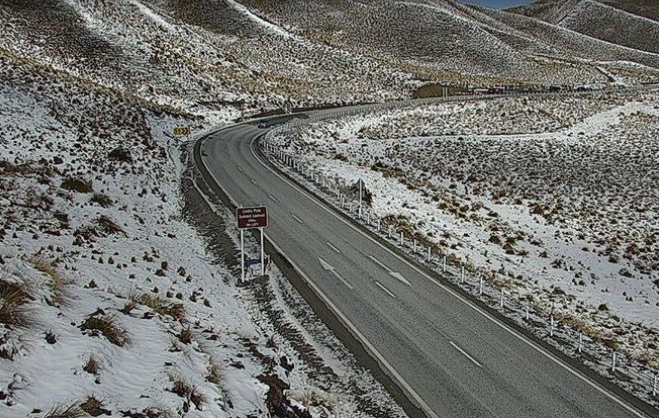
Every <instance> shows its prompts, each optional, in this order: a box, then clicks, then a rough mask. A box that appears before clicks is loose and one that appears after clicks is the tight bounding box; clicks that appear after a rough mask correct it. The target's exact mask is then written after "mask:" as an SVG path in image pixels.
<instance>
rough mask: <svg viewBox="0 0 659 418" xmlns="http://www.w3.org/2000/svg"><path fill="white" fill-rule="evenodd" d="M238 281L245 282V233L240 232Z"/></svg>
mask: <svg viewBox="0 0 659 418" xmlns="http://www.w3.org/2000/svg"><path fill="white" fill-rule="evenodd" d="M240 281H241V282H244V281H245V231H244V230H243V229H241V230H240Z"/></svg>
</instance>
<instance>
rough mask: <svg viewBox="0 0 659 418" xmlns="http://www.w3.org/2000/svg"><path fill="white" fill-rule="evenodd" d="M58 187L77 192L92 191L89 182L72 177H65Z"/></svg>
mask: <svg viewBox="0 0 659 418" xmlns="http://www.w3.org/2000/svg"><path fill="white" fill-rule="evenodd" d="M60 187H61V188H62V189H64V190H69V191H73V192H78V193H92V192H93V191H94V189H93V188H92V184H91V182H89V181H86V180H81V179H76V178H73V177H67V178H65V179H64V180H63V181H62V185H61V186H60Z"/></svg>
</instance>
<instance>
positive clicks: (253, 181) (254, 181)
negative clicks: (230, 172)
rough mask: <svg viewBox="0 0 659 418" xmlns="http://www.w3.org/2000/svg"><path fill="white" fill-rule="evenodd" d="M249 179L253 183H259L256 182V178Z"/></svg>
mask: <svg viewBox="0 0 659 418" xmlns="http://www.w3.org/2000/svg"><path fill="white" fill-rule="evenodd" d="M249 181H251V182H252V184H257V183H256V180H254V179H249Z"/></svg>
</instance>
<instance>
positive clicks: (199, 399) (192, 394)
mask: <svg viewBox="0 0 659 418" xmlns="http://www.w3.org/2000/svg"><path fill="white" fill-rule="evenodd" d="M169 381H170V382H172V388H171V389H170V390H171V391H172V393H175V394H177V395H178V396H180V397H181V398H185V399H186V400H188V401H189V402H191V403H192V404H193V405H194V406H195V407H196V408H197V409H198V410H200V409H201V405H202V404H203V403H204V402H205V400H206V399H205V397H204V395H203V394H202V393H201V392H200V391H199V388H197V387H194V386H192V385H190V384H189V383H188V382H186V381H185V380H183V378H182V377H181V376H178V375H176V374H170V375H169Z"/></svg>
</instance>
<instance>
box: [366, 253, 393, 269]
mask: <svg viewBox="0 0 659 418" xmlns="http://www.w3.org/2000/svg"><path fill="white" fill-rule="evenodd" d="M368 258H370V259H371V260H373V262H374V263H375V264H377V265H378V266H380V267H382V268H383V269H385V270H387V271H391V270H390V269H389V267H387V266H385V265H384V263H383V262H382V261H380V260H378V259H377V258H375V257H373V256H372V255H369V256H368Z"/></svg>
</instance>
